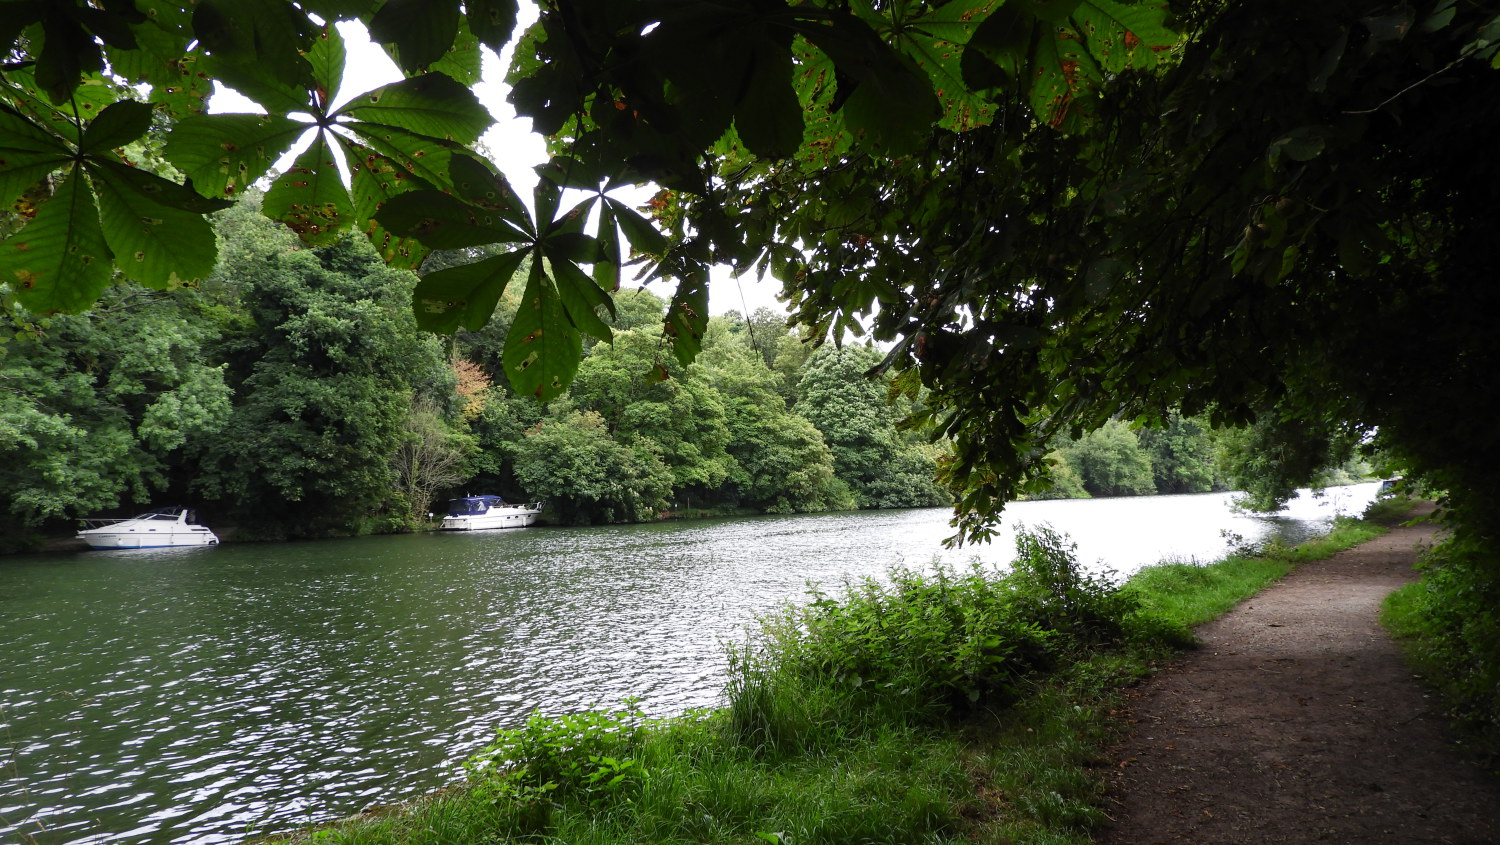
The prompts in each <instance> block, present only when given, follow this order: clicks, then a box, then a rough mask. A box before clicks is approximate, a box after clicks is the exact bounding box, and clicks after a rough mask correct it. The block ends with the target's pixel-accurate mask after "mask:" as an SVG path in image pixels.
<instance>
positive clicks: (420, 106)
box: [335, 73, 495, 144]
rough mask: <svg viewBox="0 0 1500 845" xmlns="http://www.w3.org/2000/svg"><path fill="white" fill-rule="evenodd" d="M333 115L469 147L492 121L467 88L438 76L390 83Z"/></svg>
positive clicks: (430, 74)
mask: <svg viewBox="0 0 1500 845" xmlns="http://www.w3.org/2000/svg"><path fill="white" fill-rule="evenodd" d="M335 114H336V115H340V116H347V117H352V118H354V119H356V120H362V121H368V122H370V123H380V124H385V125H387V126H395V127H397V128H398V129H407V130H410V131H412V132H415V133H417V134H419V135H427V136H430V137H433V138H441V139H443V140H445V141H456V142H458V143H460V144H472V143H474V142H475V141H477V140H479V136H480V135H481V134H483V133H484V131H485V130H486V129H488V128H490V126H491V125H493V124H494V122H495V120H494V118H492V117H490V113H489V112H488V111H486V110H485V108H484V106H483V105H481V104H480V103H479V98H478V97H476V96H474V92H473V91H470V90H469V89H468V88H467V87H465V86H463V85H460V84H459V83H457V82H455V81H453V80H452V79H449V78H448V77H447V76H445V75H443V74H441V73H427V74H423V75H422V76H419V77H416V78H414V79H404V80H402V81H400V82H394V83H392V84H390V85H386V86H384V87H381V88H377V89H375V90H374V91H370V92H367V93H364V94H361V95H359V96H358V97H355V98H354V99H353V100H350V101H349V102H348V103H346V104H345V105H344V107H343V108H341V109H339V110H338V111H337V112H336V113H335Z"/></svg>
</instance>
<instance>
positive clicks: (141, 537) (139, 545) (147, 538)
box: [78, 528, 219, 549]
mask: <svg viewBox="0 0 1500 845" xmlns="http://www.w3.org/2000/svg"><path fill="white" fill-rule="evenodd" d="M96 532H97V533H96ZM78 539H80V540H82V541H84V542H85V543H88V544H89V548H91V549H165V548H171V547H175V546H217V545H218V544H219V538H218V537H216V536H214V533H213V532H212V531H209V530H208V529H206V528H205V529H203V531H202V532H201V533H200V532H197V531H194V532H192V533H189V534H161V533H147V532H137V531H116V532H101V531H98V529H95V530H94V531H80V532H78Z"/></svg>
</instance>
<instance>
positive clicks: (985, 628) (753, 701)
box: [729, 527, 1156, 751]
mask: <svg viewBox="0 0 1500 845" xmlns="http://www.w3.org/2000/svg"><path fill="white" fill-rule="evenodd" d="M1016 551H1017V557H1016V560H1015V563H1014V565H1013V566H1012V568H1011V569H1010V570H1008V571H998V570H993V569H986V568H985V567H983V566H981V565H980V564H977V563H976V564H973V565H972V566H970V567H969V568H968V569H967V570H958V569H955V568H953V567H950V566H947V565H944V564H934V565H933V566H932V567H931V569H930V570H929V571H928V572H926V573H923V572H919V571H916V570H913V569H909V568H904V567H903V568H895V569H892V570H890V571H889V572H888V573H887V579H886V580H885V581H883V582H882V581H876V580H874V579H866V580H863V581H859V582H855V583H850V584H845V586H844V591H843V594H842V595H840V596H837V597H834V596H831V595H829V594H828V593H825V592H822V591H821V590H813V591H812V592H811V596H812V600H811V601H810V602H809V603H807V604H805V605H802V606H799V607H787V608H784V609H783V610H782V611H781V612H780V613H779V614H777V615H775V616H773V617H771V618H770V619H767V620H765V622H764V625H763V628H762V630H761V633H760V636H759V637H758V638H756V639H755V640H753V641H752V642H751V643H750V644H749V645H748V646H746V647H745V648H743V649H739V650H737V651H736V652H735V654H734V655H733V660H732V665H731V676H732V681H731V684H730V691H729V693H730V694H729V698H730V701H729V712H730V721H729V726H730V729H731V731H733V732H734V733H735V735H736V736H737V737H738V739H739V741H741V742H743V743H745V744H746V745H747V746H749V747H752V748H756V749H759V750H762V751H771V750H776V751H781V750H799V751H800V750H805V749H807V748H808V747H809V746H815V745H817V744H818V743H819V741H820V740H821V739H822V738H825V737H831V736H833V735H834V734H836V733H839V732H841V731H850V730H852V731H856V732H857V731H858V730H859V727H858V726H859V724H860V720H861V718H863V716H862V714H879V716H880V718H882V719H892V718H894V719H897V720H910V721H913V722H916V723H932V722H935V721H938V720H941V719H944V718H947V717H949V716H952V715H955V714H962V713H964V712H968V711H972V710H975V709H978V708H993V707H997V706H1004V705H1006V704H1008V703H1009V702H1011V701H1013V700H1014V699H1015V698H1016V697H1017V696H1018V695H1019V694H1020V692H1021V691H1022V688H1023V686H1024V685H1025V684H1026V682H1027V681H1028V679H1030V678H1032V677H1034V676H1035V675H1037V674H1039V673H1041V672H1045V671H1048V670H1051V669H1054V668H1056V667H1057V666H1058V665H1059V664H1060V663H1062V662H1064V661H1065V660H1068V659H1071V657H1072V656H1074V655H1078V654H1081V653H1083V651H1084V650H1085V649H1088V648H1091V647H1098V646H1108V645H1112V644H1118V643H1120V642H1123V641H1124V640H1125V639H1126V638H1128V637H1130V636H1132V635H1141V636H1155V635H1156V634H1155V631H1154V629H1153V628H1152V625H1151V624H1150V622H1149V620H1148V618H1147V616H1146V615H1145V614H1143V613H1142V611H1141V608H1140V604H1139V602H1138V601H1137V599H1136V598H1135V597H1134V595H1133V594H1131V593H1128V592H1123V591H1121V590H1120V589H1119V588H1118V587H1116V586H1115V584H1114V583H1113V582H1112V581H1111V580H1110V578H1109V577H1108V576H1107V575H1104V574H1096V573H1091V572H1089V571H1087V570H1086V569H1084V568H1083V567H1082V566H1080V565H1079V563H1078V560H1077V555H1076V546H1074V545H1073V544H1072V543H1069V542H1067V541H1065V540H1064V539H1063V538H1062V537H1061V536H1060V535H1058V534H1057V533H1056V532H1055V531H1053V530H1052V529H1051V528H1048V527H1041V528H1038V529H1035V530H1031V531H1024V530H1023V531H1022V532H1020V534H1019V536H1018V537H1017V540H1016ZM834 726H838V727H837V728H835V727H834Z"/></svg>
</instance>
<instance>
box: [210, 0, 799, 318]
mask: <svg viewBox="0 0 1500 845" xmlns="http://www.w3.org/2000/svg"><path fill="white" fill-rule="evenodd" d="M521 5H522V8H521V17H522V26H523V27H524V26H526V25H528V24H529V23H530V22H531V21H533V20H535V16H536V10H535V8H534V7H532V6H531V5H530V4H529V3H523V4H521ZM338 29H339V32H340V33H341V34H342V35H343V36H344V41H345V46H346V48H347V50H348V63H347V65H346V67H345V70H344V82H343V87H342V90H341V91H340V92H339V96H338V97H337V99H336V102H337V103H338V104H342V103H343V102H345V101H347V100H349V99H350V98H352V97H353V96H355V95H357V94H361V93H363V92H365V91H369V90H371V89H373V88H378V87H380V86H381V85H387V84H390V83H392V82H396V81H398V80H400V79H401V72H400V71H399V70H398V69H397V68H396V64H395V62H393V61H391V59H390V57H389V56H387V55H386V54H385V52H384V51H383V50H382V49H381V48H380V47H379V46H378V45H376V44H374V43H372V42H371V41H370V39H369V36H368V34H367V33H366V32H365V29H364V27H363V26H361V25H359V24H358V23H353V22H348V21H346V22H343V23H340V24H338ZM512 43H514V42H512ZM483 56H484V59H483V61H484V64H483V68H484V79H483V80H482V81H481V82H480V83H479V84H478V85H475V86H474V88H473V91H474V93H475V95H476V96H478V97H479V101H480V102H481V103H483V104H484V106H485V108H487V109H489V112H490V114H491V116H493V117H494V118H495V121H496V123H495V125H494V126H493V127H491V128H490V130H489V131H488V132H486V133H485V134H484V136H483V137H482V138H481V139H480V141H481V143H483V144H484V146H485V148H486V149H487V150H489V152H490V153H491V155H492V156H493V157H494V163H495V165H496V166H497V167H499V169H500V171H501V172H502V173H504V174H505V176H506V178H507V179H509V180H510V183H511V185H512V186H513V187H514V188H515V189H516V191H517V192H518V193H520V194H521V195H522V196H523V197H529V196H530V195H531V191H532V189H533V188H535V187H536V183H537V175H536V173H535V171H534V170H533V169H532V168H534V167H536V166H537V165H540V164H543V163H545V162H546V161H547V149H546V144H545V143H544V142H543V141H542V137H541V136H540V135H537V134H536V133H534V132H532V130H531V119H530V118H523V117H517V116H516V113H515V109H513V108H511V105H510V103H508V102H506V99H505V98H506V96H507V95H508V94H509V93H510V88H509V86H507V85H505V84H504V83H503V82H502V80H503V79H504V78H505V70H506V68H507V67H508V66H509V61H510V49H509V47H507V49H506V52H505V54H504V59H503V60H502V59H500V58H497V57H496V56H495V54H494V53H493V52H491V51H490V50H489V49H488V48H483ZM210 110H211V111H214V112H263V111H264V109H262V108H261V107H260V106H259V105H257V104H256V103H254V102H253V101H251V100H249V99H247V98H245V97H242V96H240V95H239V94H238V93H236V92H234V91H229V90H226V89H224V88H223V87H219V88H218V90H217V92H216V93H215V94H214V96H213V99H212V101H211V103H210ZM300 150H301V145H299V147H298V148H297V149H294V150H293V151H291V152H289V153H287V155H286V156H284V157H283V158H282V160H281V161H280V162H278V164H277V167H278V168H279V169H285V168H286V167H289V166H290V165H291V161H292V160H293V158H294V157H295V155H296V153H298V152H300ZM340 166H341V167H342V162H340ZM345 178H346V179H347V178H348V177H347V174H346V175H345ZM653 192H654V188H650V187H645V188H642V189H640V190H639V191H638V192H636V193H633V194H632V193H629V192H624V191H622V192H619V193H618V194H617V196H618V198H619V199H621V200H622V201H623V202H627V203H632V204H636V205H640V204H644V203H645V201H646V200H647V199H648V198H649V197H650V196H651V194H652V193H653ZM581 198H582V197H581V196H580V199H581ZM576 201H577V200H575V202H576ZM564 202H565V203H566V202H567V200H566V198H565V200H564ZM564 207H566V205H565V206H564ZM627 272H628V268H627ZM710 282H711V284H710V289H709V311H710V313H713V314H723V313H724V312H726V311H741V312H745V313H752V312H754V311H755V310H756V309H757V308H762V307H765V308H770V309H771V310H773V311H777V312H785V310H786V309H785V306H784V305H782V304H781V303H780V302H778V301H776V294H777V293H778V292H779V290H780V284H779V283H778V282H776V281H775V280H771V279H767V280H765V281H761V280H759V279H757V278H755V276H754V275H746V276H743V277H741V278H739V279H735V278H733V276H732V275H731V274H730V272H729V269H728V268H727V267H715V268H714V270H713V273H712V274H711V275H710ZM622 284H624V285H626V286H629V285H630V282H629V280H628V278H627V279H626V280H625V281H624V282H623V283H622ZM674 285H675V283H671V284H667V283H662V282H657V283H655V284H653V285H651V286H650V288H651V290H652V291H653V292H655V293H656V294H658V295H659V296H662V297H664V298H665V297H669V296H670V295H671V294H672V292H673V287H674Z"/></svg>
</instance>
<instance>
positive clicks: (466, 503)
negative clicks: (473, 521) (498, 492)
mask: <svg viewBox="0 0 1500 845" xmlns="http://www.w3.org/2000/svg"><path fill="white" fill-rule="evenodd" d="M503 504H505V500H504V499H502V498H500V497H499V496H469V497H468V498H465V499H450V500H448V515H449V516H470V515H473V514H481V513H486V512H488V511H489V509H490V508H492V507H495V506H496V505H503Z"/></svg>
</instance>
